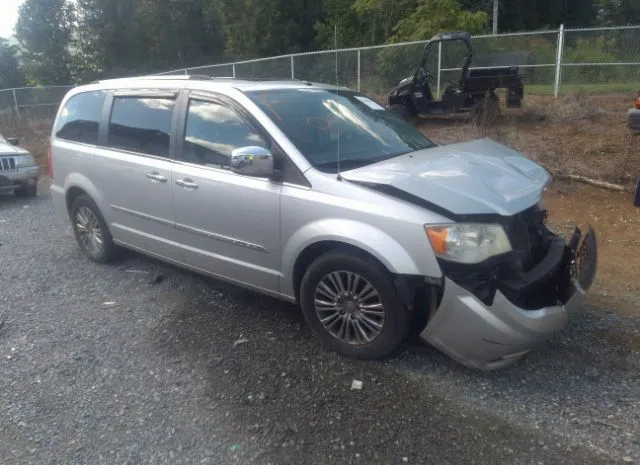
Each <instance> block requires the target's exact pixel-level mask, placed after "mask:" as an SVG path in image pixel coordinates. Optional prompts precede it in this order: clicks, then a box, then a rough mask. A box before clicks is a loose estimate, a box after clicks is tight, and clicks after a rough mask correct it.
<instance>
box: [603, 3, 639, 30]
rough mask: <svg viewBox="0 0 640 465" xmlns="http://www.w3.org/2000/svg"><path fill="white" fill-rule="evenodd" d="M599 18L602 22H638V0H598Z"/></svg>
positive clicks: (618, 23) (615, 23) (617, 23)
mask: <svg viewBox="0 0 640 465" xmlns="http://www.w3.org/2000/svg"><path fill="white" fill-rule="evenodd" d="M598 7H599V12H600V18H601V20H602V22H603V23H604V24H607V25H614V26H617V25H620V24H638V23H640V2H638V0H599V2H598Z"/></svg>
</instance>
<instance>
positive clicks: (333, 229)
mask: <svg viewBox="0 0 640 465" xmlns="http://www.w3.org/2000/svg"><path fill="white" fill-rule="evenodd" d="M337 248H344V249H348V250H352V251H354V252H357V253H362V254H366V255H367V256H370V257H372V258H373V259H374V260H376V262H378V263H380V265H381V266H383V267H384V268H385V269H386V270H387V271H388V272H389V273H391V274H392V275H398V276H399V275H409V276H439V275H440V274H441V272H440V270H439V269H437V270H421V269H420V267H419V266H418V264H417V263H416V262H415V261H414V260H413V258H412V257H411V255H410V254H409V252H408V251H407V250H405V249H404V248H403V247H402V246H401V245H400V244H399V243H398V242H397V241H396V240H395V239H394V238H393V237H391V236H389V235H388V234H386V233H385V232H384V231H381V230H379V229H377V228H375V227H373V226H371V225H368V224H364V223H359V222H355V221H349V220H343V219H334V220H323V221H319V222H315V223H312V224H309V225H307V226H305V227H304V228H302V229H301V230H299V231H298V232H297V233H296V234H294V235H293V236H292V237H291V239H290V240H289V241H288V242H287V244H285V247H284V249H283V267H282V268H283V282H282V293H283V294H285V295H290V296H295V298H296V300H298V297H299V288H300V282H301V280H302V276H303V275H304V272H305V270H306V269H307V267H308V266H309V265H310V264H311V262H313V260H315V259H316V258H317V257H319V256H320V255H322V254H323V253H326V252H328V251H329V250H334V249H337Z"/></svg>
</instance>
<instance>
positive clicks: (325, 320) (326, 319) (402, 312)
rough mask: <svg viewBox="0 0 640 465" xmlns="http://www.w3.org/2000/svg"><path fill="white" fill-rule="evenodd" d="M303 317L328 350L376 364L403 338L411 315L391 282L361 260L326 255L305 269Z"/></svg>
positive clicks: (354, 255) (352, 256)
mask: <svg viewBox="0 0 640 465" xmlns="http://www.w3.org/2000/svg"><path fill="white" fill-rule="evenodd" d="M300 302H301V306H302V311H303V314H304V317H305V320H306V321H307V324H308V325H309V326H310V327H311V330H312V331H313V332H314V333H315V335H316V336H317V337H318V338H319V339H320V340H321V341H322V342H323V343H324V344H325V345H326V346H327V347H329V348H330V349H332V350H335V351H337V352H340V353H342V354H345V355H348V356H351V357H356V358H360V359H378V358H382V357H384V356H386V355H389V354H390V353H391V352H393V351H394V350H395V349H396V348H397V347H398V346H399V345H400V344H401V343H402V342H403V341H404V340H405V338H406V336H407V332H408V328H409V321H410V313H409V311H408V310H407V309H406V308H405V307H404V305H403V304H402V302H401V301H400V299H399V297H398V295H397V293H396V289H395V287H394V285H393V281H392V279H391V276H390V275H389V273H388V272H387V270H385V269H384V268H383V267H382V266H381V265H380V264H379V263H378V262H376V261H375V260H374V259H372V258H371V257H368V256H366V255H365V254H358V253H354V252H350V251H334V252H328V253H326V254H324V255H322V256H320V257H319V258H317V259H316V260H315V261H314V262H313V263H312V264H311V265H310V266H309V268H308V269H307V271H306V273H305V275H304V277H303V279H302V283H301V288H300Z"/></svg>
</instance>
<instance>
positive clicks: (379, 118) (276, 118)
mask: <svg viewBox="0 0 640 465" xmlns="http://www.w3.org/2000/svg"><path fill="white" fill-rule="evenodd" d="M246 94H247V95H248V96H249V98H250V99H251V100H253V102H255V103H256V104H257V105H258V106H259V107H260V109H261V110H262V111H264V112H265V113H266V114H267V115H268V116H269V117H270V118H271V120H272V121H273V122H274V123H275V124H276V125H278V126H279V127H280V129H281V130H282V131H283V132H284V133H285V134H286V136H287V137H288V138H289V139H290V140H291V142H293V144H294V145H295V146H296V147H297V148H298V150H299V151H300V152H301V153H302V154H303V155H304V156H305V157H306V158H307V160H309V162H310V163H311V164H312V165H314V166H315V167H317V168H318V169H319V170H321V171H325V172H329V173H331V172H333V173H335V172H336V170H337V166H338V159H340V165H341V167H342V168H343V169H349V168H356V167H359V166H364V165H368V164H370V163H375V162H377V161H382V160H386V159H389V158H393V157H396V156H398V155H402V154H405V153H408V152H413V151H416V150H421V149H425V148H429V147H433V146H435V144H434V143H433V142H431V141H430V140H429V139H427V138H426V137H425V136H423V135H422V133H420V131H418V130H417V129H416V128H414V127H413V126H411V125H410V124H408V123H407V122H405V121H404V120H402V119H401V118H399V117H398V116H396V115H395V114H393V113H392V112H390V111H389V110H387V109H385V108H384V107H382V106H381V105H378V104H377V103H376V102H374V101H373V100H371V99H369V98H367V97H365V96H364V95H362V94H358V93H356V92H351V91H340V92H335V91H330V90H328V89H319V88H299V89H272V90H260V91H250V92H247V93H246Z"/></svg>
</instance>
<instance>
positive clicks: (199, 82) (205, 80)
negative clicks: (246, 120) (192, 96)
mask: <svg viewBox="0 0 640 465" xmlns="http://www.w3.org/2000/svg"><path fill="white" fill-rule="evenodd" d="M187 82H188V83H189V84H188V88H189V89H198V90H203V91H206V90H210V91H215V90H217V89H221V88H234V89H237V90H239V91H242V92H246V91H253V90H271V89H303V88H307V89H308V88H317V89H326V90H347V88H346V87H340V86H335V85H331V84H323V83H318V82H310V81H303V80H298V79H255V80H254V79H236V78H226V77H224V78H223V77H210V76H201V75H193V76H182V75H177V76H171V75H165V76H140V77H130V78H118V79H107V80H101V81H96V82H93V83H92V84H88V85H86V86H80V87H77V88H76V90H77V92H82V91H83V90H81V89H84V90H100V89H144V88H147V89H148V88H170V87H176V88H184V87H185V86H186V85H187ZM77 92H74V93H77Z"/></svg>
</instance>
